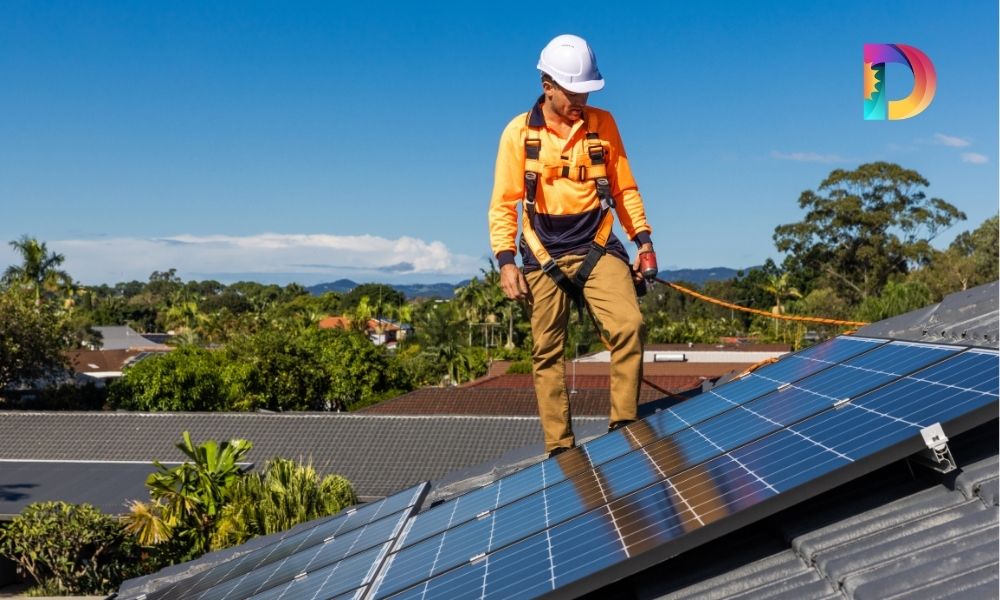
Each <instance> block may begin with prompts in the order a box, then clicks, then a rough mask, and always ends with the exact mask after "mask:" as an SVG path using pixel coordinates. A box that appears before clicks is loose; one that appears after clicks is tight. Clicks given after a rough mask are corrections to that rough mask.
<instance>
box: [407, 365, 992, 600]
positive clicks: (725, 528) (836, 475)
mask: <svg viewBox="0 0 1000 600" xmlns="http://www.w3.org/2000/svg"><path fill="white" fill-rule="evenodd" d="M956 348H961V347H959V346H956ZM967 354H985V355H987V356H988V360H992V361H994V362H995V361H996V360H997V357H998V354H997V353H996V352H995V351H988V350H977V349H972V350H966V352H960V353H958V354H954V355H952V356H950V357H948V358H947V359H944V360H941V361H937V362H935V363H932V364H930V365H928V366H927V367H924V368H922V369H919V370H918V371H916V372H915V374H920V373H923V372H924V371H930V370H932V369H935V368H940V367H943V366H944V367H947V366H948V365H947V364H946V363H949V361H957V360H958V359H960V357H964V356H966V355H967ZM994 368H995V367H994ZM993 373H994V375H993V379H992V380H993V381H995V380H996V378H997V376H996V374H995V373H996V371H995V370H994V371H993ZM920 381H924V382H925V383H927V385H928V386H929V385H931V382H930V381H929V380H924V379H921V378H919V377H915V378H910V377H906V376H904V377H900V378H898V379H896V380H893V381H891V382H889V383H888V384H886V385H882V386H879V387H878V388H876V389H874V390H872V391H870V392H867V393H865V394H863V395H860V396H859V397H858V398H856V399H854V400H852V401H851V403H849V404H847V405H846V407H847V408H832V407H831V408H828V409H826V410H825V411H821V412H820V413H819V414H818V415H813V416H811V417H808V418H806V419H803V420H800V421H799V422H797V423H796V424H793V425H792V426H791V427H789V428H785V429H781V430H779V431H776V432H774V433H773V434H771V436H766V437H765V438H760V439H758V440H755V441H754V442H751V443H750V444H747V445H746V446H744V448H746V447H750V446H753V445H755V444H759V443H760V442H761V441H762V440H766V439H768V438H770V437H772V436H777V435H790V433H789V432H790V431H791V433H795V432H794V431H792V428H794V427H796V426H802V424H803V423H808V422H810V421H811V420H813V419H816V418H817V417H818V416H821V415H828V414H840V415H846V414H849V412H850V411H851V410H854V409H855V408H859V407H861V406H862V405H863V404H864V403H865V402H866V401H874V400H877V399H878V397H879V396H878V394H879V393H880V392H882V393H883V395H886V394H889V393H890V391H887V390H889V389H890V386H893V385H909V384H911V383H913V382H920ZM935 385H939V386H940V385H945V387H948V386H947V384H942V383H940V382H935ZM980 393H983V391H982V390H980ZM986 395H987V396H988V397H989V398H990V401H989V402H987V403H985V404H983V405H981V406H979V407H978V408H976V409H974V410H970V411H965V412H963V413H961V414H958V415H956V416H953V417H951V418H949V419H947V420H945V421H944V422H943V423H942V425H943V426H944V427H945V431H946V433H947V434H949V435H952V436H954V435H958V434H960V433H962V432H964V431H966V430H968V429H969V428H971V427H974V426H976V425H979V424H981V423H983V422H986V421H988V420H990V419H995V418H997V415H998V403H997V402H996V400H995V399H996V397H997V392H996V390H995V389H991V390H989V392H987V393H986ZM937 414H939V415H947V414H948V413H947V412H946V411H943V410H942V411H940V412H939V413H937ZM893 418H895V417H891V416H890V420H891V419H893ZM896 420H897V421H901V419H896ZM909 425H913V423H910V424H909ZM813 444H816V445H817V446H820V447H822V446H821V444H818V443H817V442H815V441H814V442H813ZM924 448H925V444H924V442H923V440H922V438H921V437H920V436H919V435H916V436H914V435H911V436H910V437H909V438H906V439H903V440H902V441H897V442H893V443H892V444H890V445H889V446H887V447H885V448H881V449H879V450H876V451H875V452H872V453H870V454H868V455H865V456H862V457H860V458H858V459H857V460H853V462H848V463H846V464H843V465H842V466H840V467H839V468H836V469H834V470H832V471H828V472H825V473H824V474H822V475H820V476H818V477H816V478H814V479H812V480H809V481H806V482H804V483H801V484H796V485H795V486H794V487H792V488H791V489H787V490H785V491H782V492H781V493H776V494H775V495H773V496H770V497H768V498H765V499H763V500H762V501H761V502H759V503H757V504H755V505H753V506H750V507H748V508H746V509H744V510H741V511H739V512H736V513H733V514H730V515H729V516H727V517H726V518H723V519H721V520H719V521H714V522H710V523H707V524H705V525H703V526H701V527H699V528H697V529H694V530H693V531H690V532H688V533H686V534H685V535H683V536H682V537H680V538H677V539H674V540H671V541H670V542H669V543H665V544H661V545H659V546H656V547H653V548H651V549H649V550H646V551H645V552H643V553H642V554H639V555H637V556H634V557H630V558H628V560H627V561H625V562H623V563H617V564H614V565H610V566H608V567H606V568H604V569H601V570H599V571H597V572H595V573H593V574H590V575H586V576H584V577H582V578H581V579H579V580H576V581H572V582H570V583H567V584H566V585H564V586H562V587H559V588H557V589H555V590H551V591H548V592H546V593H544V594H543V595H542V596H541V597H545V598H571V597H576V596H578V595H580V594H583V593H586V592H589V591H593V590H595V589H598V588H599V587H601V586H603V585H606V584H609V583H612V582H613V581H616V580H618V579H620V578H622V577H625V576H627V575H630V574H632V573H635V572H638V571H640V570H642V569H645V568H648V567H650V566H653V565H655V564H658V563H660V562H662V561H663V560H666V559H668V558H670V557H672V556H674V555H676V554H679V553H681V552H683V551H686V550H688V549H691V548H694V547H696V546H698V545H700V544H702V543H704V542H706V541H709V540H710V539H714V538H716V537H718V536H721V535H724V534H726V533H729V532H731V531H734V530H736V529H739V528H741V527H743V526H745V525H747V524H750V523H752V522H755V521H757V520H759V519H761V518H763V517H765V516H768V515H770V514H773V513H775V512H777V511H779V510H783V509H784V508H787V507H789V506H792V505H794V504H797V503H799V502H801V501H803V500H805V499H808V498H810V497H812V496H815V495H816V494H819V493H822V492H824V491H827V490H829V489H832V488H834V487H836V486H838V485H841V484H842V483H845V482H847V481H850V480H852V479H855V478H856V477H858V476H860V475H862V474H865V473H867V472H870V471H871V470H874V469H875V468H878V467H881V466H884V465H886V464H889V463H891V462H894V461H897V460H900V459H903V458H906V457H908V456H911V455H913V454H915V453H916V452H919V451H921V450H922V449H924ZM727 455H728V453H727ZM717 458H721V457H717ZM712 460H717V459H712ZM762 481H763V480H762ZM661 483H662V482H657V483H655V484H653V485H651V486H648V487H647V488H644V489H650V488H653V487H655V486H657V485H660V484H661ZM776 491H777V490H776ZM637 493H638V492H637ZM595 510H599V509H595ZM591 512H593V511H591ZM588 514H590V513H588ZM581 516H582V515H581ZM546 531H552V530H546ZM541 533H545V532H540V533H538V534H534V535H533V536H531V537H536V536H539V535H541ZM527 539H531V538H525V539H524V540H521V541H520V542H517V544H521V543H526V540H527ZM509 547H511V546H508V548H509ZM498 552H502V549H500V550H498ZM490 556H493V555H492V554H491V555H490ZM485 562H486V564H487V565H488V563H489V561H488V560H487V561H485ZM474 565H475V561H473V562H472V563H470V564H468V565H462V566H459V567H456V568H455V569H453V570H452V571H449V572H445V573H442V574H441V575H438V576H436V577H434V578H432V579H429V580H425V581H423V582H420V583H418V584H417V585H415V586H413V587H410V588H407V589H405V590H402V591H400V592H399V594H398V597H401V598H405V597H409V595H408V592H409V591H411V590H415V589H416V588H418V587H421V585H423V584H426V585H430V583H431V582H433V581H435V580H439V579H440V580H444V579H445V578H446V576H449V575H452V577H449V578H454V575H453V574H454V573H455V572H457V571H460V570H465V569H473V568H478V567H475V566H474ZM553 576H554V575H553ZM524 585H528V582H524ZM485 589H486V588H485V580H484V587H483V590H484V591H485ZM522 589H523V588H522ZM392 597H397V596H392Z"/></svg>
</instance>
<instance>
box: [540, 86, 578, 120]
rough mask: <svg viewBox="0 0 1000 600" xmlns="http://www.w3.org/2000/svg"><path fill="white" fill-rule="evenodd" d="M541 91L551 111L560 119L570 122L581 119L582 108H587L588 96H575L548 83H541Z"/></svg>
mask: <svg viewBox="0 0 1000 600" xmlns="http://www.w3.org/2000/svg"><path fill="white" fill-rule="evenodd" d="M542 90H543V91H544V93H545V97H546V98H547V99H548V100H549V102H550V103H551V106H552V109H553V110H554V111H555V112H556V114H557V115H559V116H560V117H562V118H564V119H566V120H567V121H570V122H572V121H577V120H579V119H581V118H582V117H583V108H584V107H585V106H587V97H588V96H589V95H590V94H575V93H573V92H570V91H568V90H565V89H563V88H562V87H560V86H558V85H556V84H554V83H551V82H549V81H545V82H542Z"/></svg>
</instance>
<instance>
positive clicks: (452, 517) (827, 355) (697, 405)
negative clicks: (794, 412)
mask: <svg viewBox="0 0 1000 600" xmlns="http://www.w3.org/2000/svg"><path fill="white" fill-rule="evenodd" d="M883 344H885V341H884V340H874V339H868V338H854V337H837V338H834V339H832V340H829V341H827V342H824V343H822V344H819V345H816V346H813V347H812V348H808V349H806V350H803V351H801V352H798V353H796V354H792V355H788V356H785V357H783V358H782V360H780V361H778V362H776V363H774V364H770V365H766V366H764V367H761V368H760V369H758V370H756V371H755V372H753V373H751V374H750V375H748V376H746V377H743V378H742V379H738V380H734V381H732V382H729V383H727V384H725V385H723V386H720V387H718V388H716V389H715V390H713V391H712V392H710V393H707V394H702V395H700V396H697V397H695V398H692V399H691V400H688V401H686V402H684V403H682V404H680V405H678V406H677V407H674V409H673V410H679V411H680V412H667V413H665V414H664V413H660V415H661V416H660V417H659V418H658V419H657V420H656V421H655V423H654V426H656V427H658V429H659V431H660V432H661V435H667V434H668V433H670V432H672V431H678V430H680V429H683V428H685V427H687V426H688V424H691V423H698V422H700V421H703V420H705V419H708V418H710V417H712V416H715V415H717V414H719V413H721V412H724V411H726V410H728V409H730V408H731V407H732V406H733V405H734V404H740V403H743V402H746V401H749V400H751V399H753V398H755V397H758V396H760V395H763V394H766V393H768V392H771V391H774V390H775V389H776V388H777V387H779V386H780V385H783V384H786V383H791V382H794V381H797V380H799V379H801V378H803V377H807V376H809V375H811V374H813V373H816V372H819V371H821V370H823V369H826V368H828V367H830V366H831V365H833V364H836V363H839V362H841V361H844V360H846V359H849V358H851V357H853V356H857V355H859V354H862V353H864V352H867V351H869V350H872V349H874V348H877V347H879V346H881V345H883ZM632 450H634V446H633V445H632V444H630V443H629V441H628V440H626V439H625V435H624V433H623V432H615V433H612V434H609V435H606V436H602V437H600V438H598V439H596V440H593V441H591V442H589V443H588V444H587V454H588V458H589V460H590V464H591V465H600V464H603V463H605V462H607V461H609V460H612V459H614V458H617V457H619V456H621V455H623V454H625V453H627V452H630V451H632ZM567 454H569V453H565V454H563V455H561V456H560V457H559V458H557V459H556V461H543V462H541V463H539V464H536V465H533V466H531V467H528V468H526V469H523V470H521V471H519V472H517V473H514V474H512V475H509V476H507V477H505V478H502V479H499V480H497V481H495V482H493V483H491V484H489V485H487V486H484V487H483V488H480V489H478V490H475V491H472V492H469V493H467V494H464V495H462V496H459V497H458V498H455V499H453V500H451V501H449V502H447V503H444V504H441V505H439V506H436V507H434V508H432V509H431V510H428V511H425V512H423V513H421V514H419V515H417V516H416V517H415V518H414V519H413V521H412V522H411V523H410V524H409V525H408V526H407V529H406V531H404V533H403V535H402V536H401V540H402V541H401V547H405V546H408V545H412V544H415V543H417V542H419V541H421V540H424V539H426V538H428V537H430V536H432V535H435V534H438V533H440V532H442V531H445V530H447V529H450V528H452V527H454V526H456V525H458V524H460V523H463V522H466V521H469V520H470V519H473V518H475V516H476V515H477V514H480V513H482V512H483V511H490V510H494V509H496V508H497V507H499V506H503V505H505V504H508V503H510V502H513V501H515V500H517V499H519V498H523V497H525V496H528V495H530V494H532V493H534V492H537V491H538V490H540V489H543V488H544V487H546V486H549V485H553V484H555V483H558V482H559V481H563V480H564V479H566V478H567V477H569V476H572V475H573V474H574V473H572V472H569V473H567V471H566V469H565V468H564V467H563V466H562V462H564V461H567V458H564V457H566V455H567ZM557 461H558V462H557Z"/></svg>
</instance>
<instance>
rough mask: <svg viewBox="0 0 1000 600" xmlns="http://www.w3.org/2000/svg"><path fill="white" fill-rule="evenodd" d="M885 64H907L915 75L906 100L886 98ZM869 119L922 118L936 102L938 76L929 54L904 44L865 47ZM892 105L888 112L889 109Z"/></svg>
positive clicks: (865, 88)
mask: <svg viewBox="0 0 1000 600" xmlns="http://www.w3.org/2000/svg"><path fill="white" fill-rule="evenodd" d="M885 63H899V64H903V65H906V66H907V67H908V68H909V69H910V71H912V72H913V91H911V92H910V95H909V96H907V97H906V98H903V99H902V100H888V98H887V97H886V95H885V91H886V90H885ZM864 74H865V79H864V81H865V83H864V91H865V120H866V121H884V120H885V119H886V118H887V117H886V114H887V113H888V119H889V120H890V121H898V120H899V119H909V118H910V117H915V116H917V115H919V114H920V113H921V112H923V110H924V109H925V108H927V107H928V106H929V105H930V103H931V100H933V99H934V92H935V91H936V90H937V74H936V73H935V72H934V65H933V64H932V63H931V59H929V58H927V55H926V54H924V53H923V52H921V51H920V50H917V49H916V48H914V47H913V46H904V45H903V44H865V63H864ZM887 106H888V111H887V110H886V107H887Z"/></svg>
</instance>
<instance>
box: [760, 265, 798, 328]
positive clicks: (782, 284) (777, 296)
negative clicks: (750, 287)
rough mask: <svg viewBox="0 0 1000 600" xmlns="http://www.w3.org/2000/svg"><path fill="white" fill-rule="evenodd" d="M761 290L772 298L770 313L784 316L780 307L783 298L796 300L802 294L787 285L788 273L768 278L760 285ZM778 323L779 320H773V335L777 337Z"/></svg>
mask: <svg viewBox="0 0 1000 600" xmlns="http://www.w3.org/2000/svg"><path fill="white" fill-rule="evenodd" d="M761 288H762V289H763V290H764V291H765V292H767V293H768V294H771V295H772V296H774V306H772V307H771V313H772V314H774V315H781V314H784V312H785V307H784V306H782V305H781V301H782V300H784V299H785V298H793V299H798V298H801V297H802V293H801V292H800V291H799V290H797V289H795V288H794V287H792V285H791V284H790V283H789V281H788V273H782V274H781V275H771V276H769V277H768V278H767V280H766V281H765V282H764V283H763V284H762V285H761ZM778 321H779V319H774V332H775V335H777V332H778Z"/></svg>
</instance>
